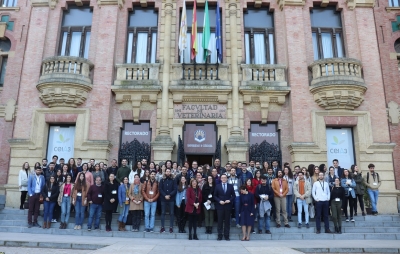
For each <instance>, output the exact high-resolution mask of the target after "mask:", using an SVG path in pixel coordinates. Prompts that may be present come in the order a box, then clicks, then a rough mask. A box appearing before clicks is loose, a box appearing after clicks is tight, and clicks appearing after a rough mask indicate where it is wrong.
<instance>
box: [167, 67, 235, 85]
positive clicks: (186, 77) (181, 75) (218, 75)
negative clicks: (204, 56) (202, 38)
mask: <svg viewBox="0 0 400 254" xmlns="http://www.w3.org/2000/svg"><path fill="white" fill-rule="evenodd" d="M172 71H173V76H172V80H173V81H172V84H177V85H189V86H190V85H194V84H196V85H204V86H213V85H214V86H221V85H229V82H228V80H229V79H228V65H227V64H203V63H201V64H198V63H190V64H181V63H179V64H172Z"/></svg>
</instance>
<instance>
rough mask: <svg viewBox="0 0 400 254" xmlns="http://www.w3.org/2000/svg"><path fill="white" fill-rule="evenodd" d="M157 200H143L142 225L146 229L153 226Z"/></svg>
mask: <svg viewBox="0 0 400 254" xmlns="http://www.w3.org/2000/svg"><path fill="white" fill-rule="evenodd" d="M156 208H157V202H151V203H150V202H147V201H144V226H145V228H146V229H153V228H154V220H155V217H156Z"/></svg>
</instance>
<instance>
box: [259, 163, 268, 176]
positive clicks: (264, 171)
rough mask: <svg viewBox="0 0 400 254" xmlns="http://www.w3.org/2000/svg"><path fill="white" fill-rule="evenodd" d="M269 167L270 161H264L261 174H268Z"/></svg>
mask: <svg viewBox="0 0 400 254" xmlns="http://www.w3.org/2000/svg"><path fill="white" fill-rule="evenodd" d="M268 169H269V163H268V161H264V162H263V166H262V168H261V174H262V175H267V174H268Z"/></svg>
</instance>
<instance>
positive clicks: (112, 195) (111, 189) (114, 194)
mask: <svg viewBox="0 0 400 254" xmlns="http://www.w3.org/2000/svg"><path fill="white" fill-rule="evenodd" d="M118 188H119V184H118V182H117V181H114V183H113V184H111V183H109V182H108V183H106V184H105V188H104V204H103V210H105V211H107V210H108V211H109V210H113V211H114V210H115V209H116V208H117V206H118ZM111 199H115V201H114V203H111V202H110V200H111Z"/></svg>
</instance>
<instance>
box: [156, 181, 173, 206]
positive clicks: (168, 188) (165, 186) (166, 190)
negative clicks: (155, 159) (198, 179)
mask: <svg viewBox="0 0 400 254" xmlns="http://www.w3.org/2000/svg"><path fill="white" fill-rule="evenodd" d="M176 189H177V188H176V184H175V181H174V179H173V178H171V177H168V178H163V179H161V181H160V184H159V187H158V190H159V191H160V201H161V202H175V195H176ZM167 195H170V196H171V197H170V199H169V200H166V199H165V196H167Z"/></svg>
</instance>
